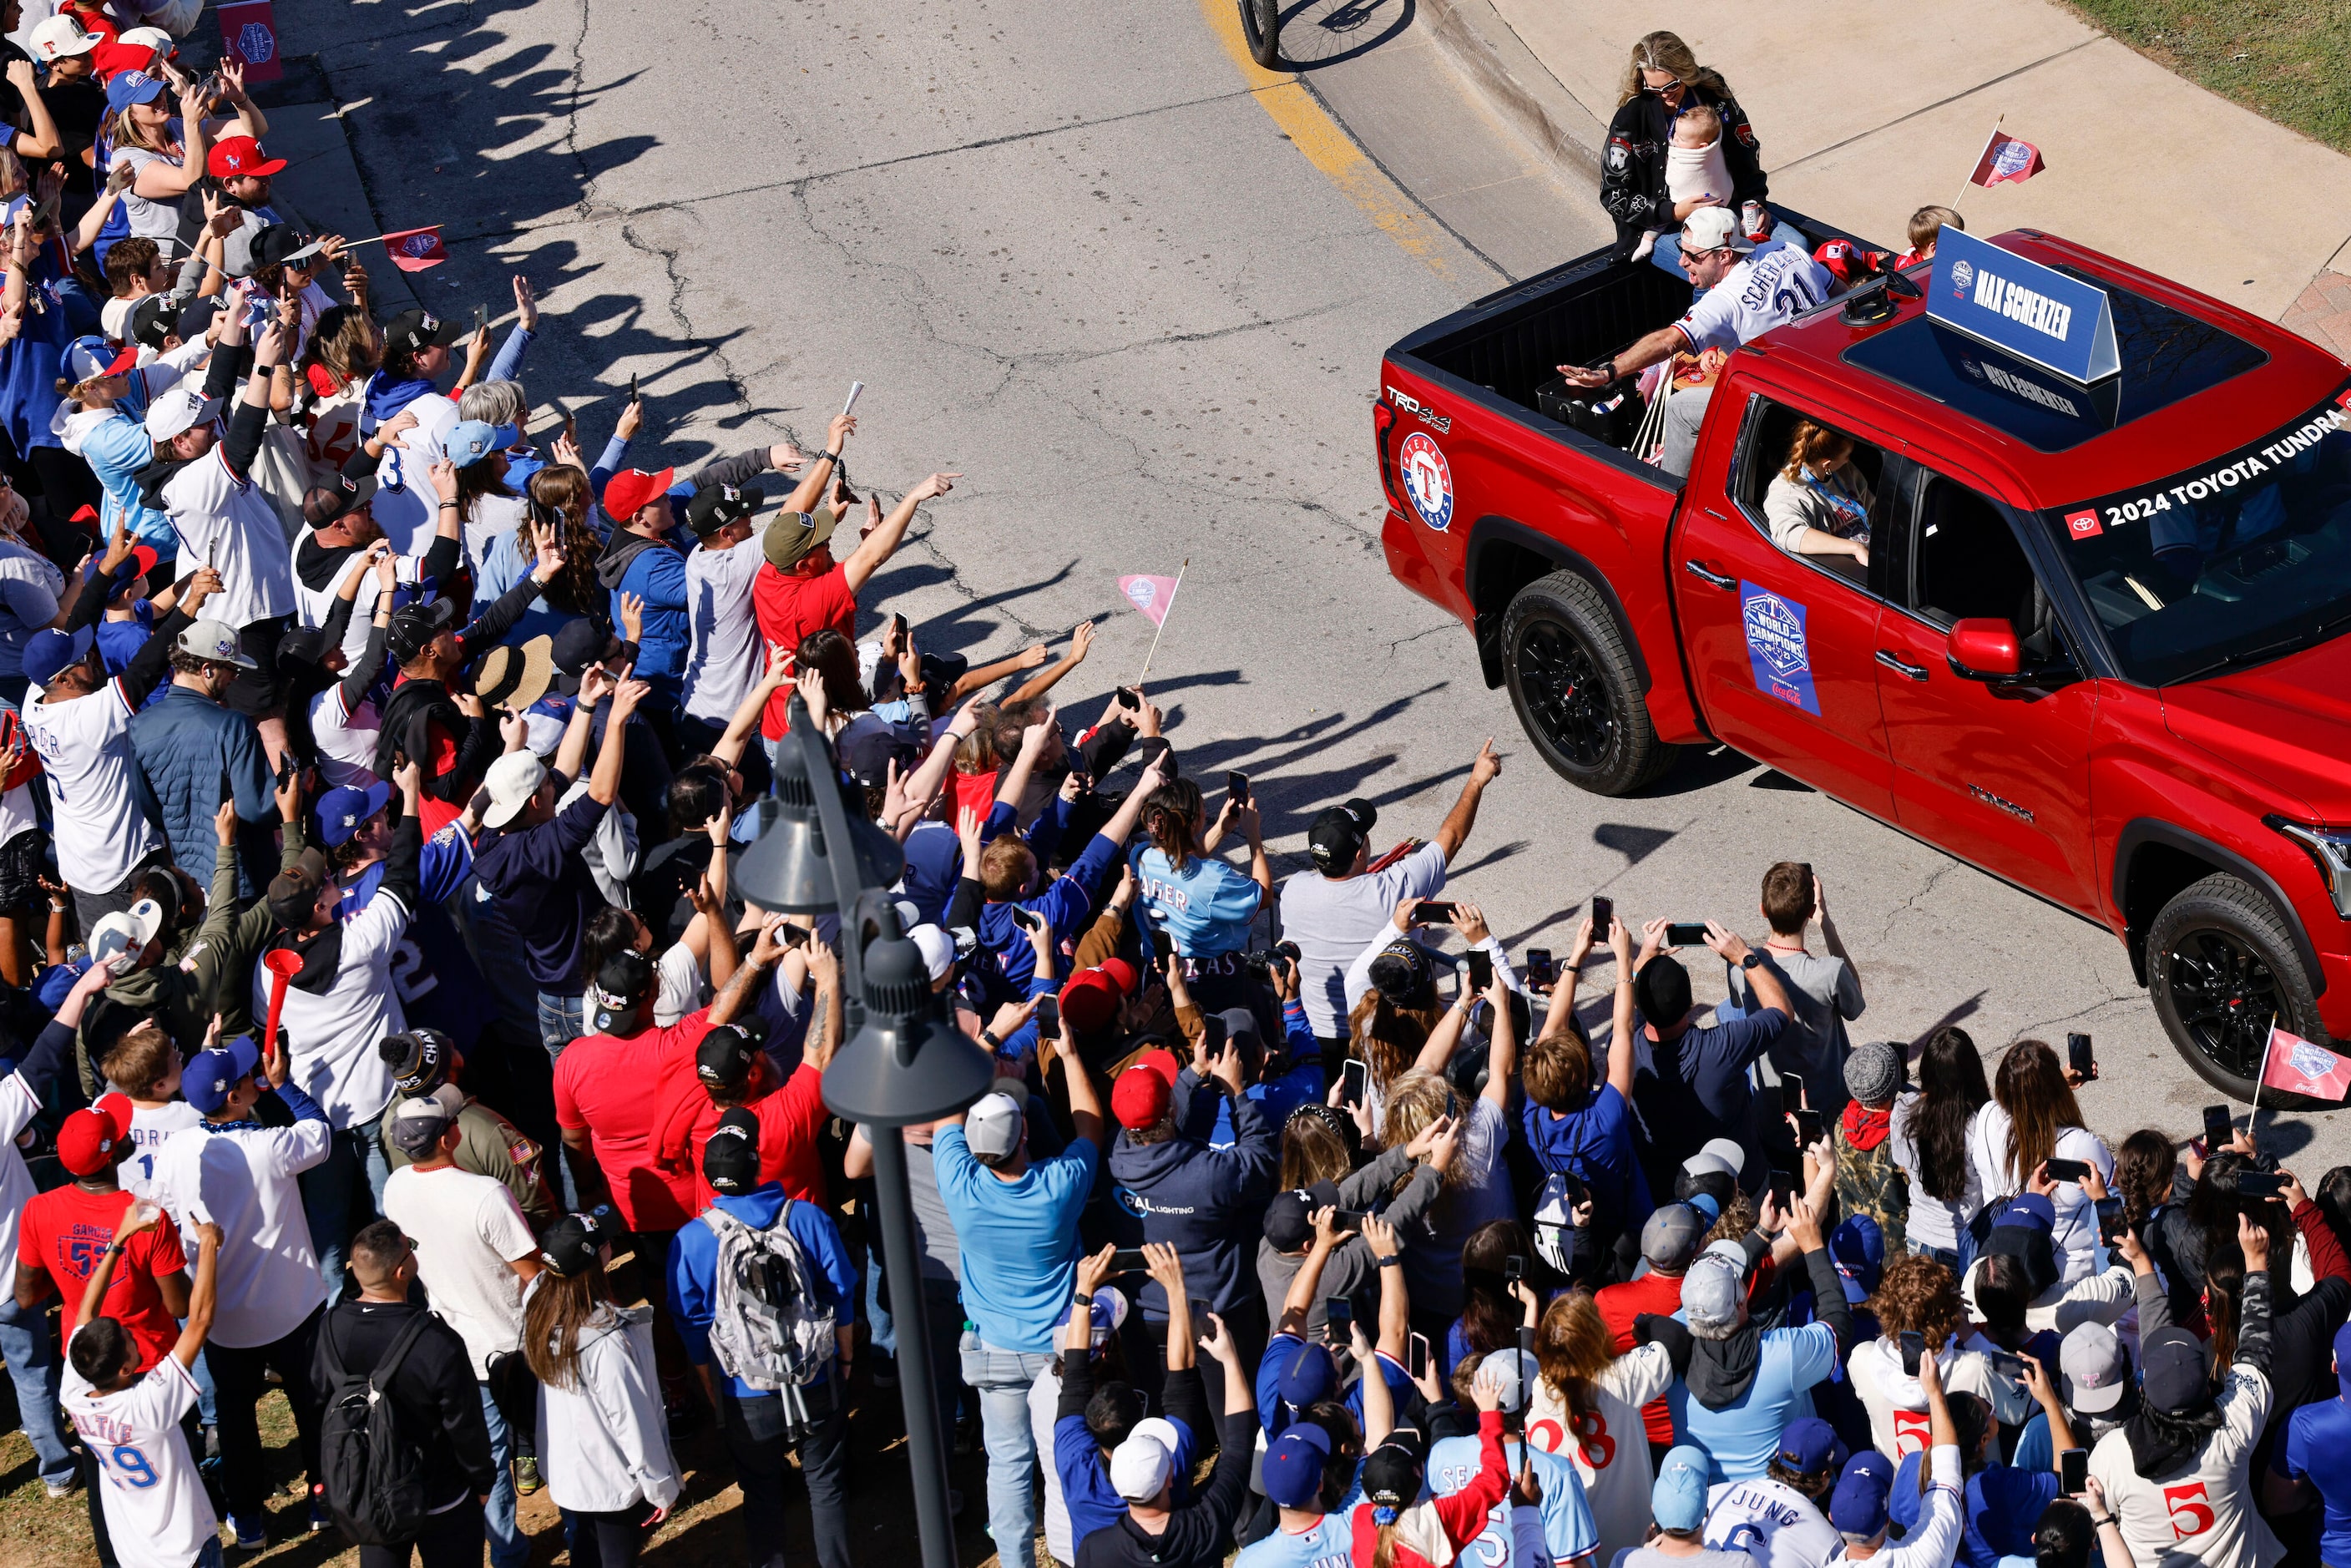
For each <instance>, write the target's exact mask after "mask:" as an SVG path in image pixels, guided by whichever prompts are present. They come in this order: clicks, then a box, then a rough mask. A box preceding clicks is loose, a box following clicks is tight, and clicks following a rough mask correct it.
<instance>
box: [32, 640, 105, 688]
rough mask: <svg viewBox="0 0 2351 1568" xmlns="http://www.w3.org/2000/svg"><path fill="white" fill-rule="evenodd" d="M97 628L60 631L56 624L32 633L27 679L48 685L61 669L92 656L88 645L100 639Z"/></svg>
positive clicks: (39, 684)
mask: <svg viewBox="0 0 2351 1568" xmlns="http://www.w3.org/2000/svg"><path fill="white" fill-rule="evenodd" d="M97 637H98V628H97V627H95V626H85V627H83V628H82V629H81V630H80V631H78V632H60V631H57V629H56V628H54V627H47V628H44V629H43V630H41V631H38V632H34V633H33V635H32V637H31V639H30V640H29V641H27V642H26V644H25V663H24V674H25V678H26V680H28V681H30V682H32V683H33V685H37V686H46V685H48V684H49V683H50V682H51V681H54V680H56V679H57V674H58V673H59V672H60V671H63V670H68V669H71V668H72V667H73V666H74V665H76V664H80V663H81V662H82V661H83V660H84V659H87V658H89V645H90V643H93V642H94V641H96V640H97Z"/></svg>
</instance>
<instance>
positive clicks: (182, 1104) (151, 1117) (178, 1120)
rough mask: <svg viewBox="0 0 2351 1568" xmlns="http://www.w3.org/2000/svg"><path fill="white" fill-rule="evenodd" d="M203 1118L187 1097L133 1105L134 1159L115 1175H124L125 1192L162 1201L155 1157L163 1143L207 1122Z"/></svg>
mask: <svg viewBox="0 0 2351 1568" xmlns="http://www.w3.org/2000/svg"><path fill="white" fill-rule="evenodd" d="M203 1125H204V1118H203V1117H202V1116H200V1115H198V1114H197V1113H196V1108H195V1107H194V1106H193V1105H191V1104H189V1103H187V1102H186V1101H185V1100H166V1101H165V1102H164V1103H162V1104H161V1105H152V1106H150V1105H134V1106H132V1107H131V1158H130V1159H129V1160H128V1161H126V1162H125V1163H124V1164H123V1166H122V1167H121V1169H120V1171H119V1172H117V1173H116V1174H117V1175H119V1176H121V1178H122V1186H123V1188H124V1190H125V1191H127V1192H129V1193H130V1194H131V1197H143V1198H148V1199H150V1200H152V1201H153V1202H155V1203H162V1201H163V1196H162V1188H161V1187H159V1186H156V1185H155V1156H156V1155H160V1154H162V1152H163V1145H164V1143H165V1142H166V1141H167V1140H169V1139H171V1138H173V1137H175V1136H177V1135H178V1134H182V1133H185V1132H189V1131H191V1130H192V1129H193V1128H196V1127H201V1126H203Z"/></svg>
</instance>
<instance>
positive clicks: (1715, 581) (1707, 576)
mask: <svg viewBox="0 0 2351 1568" xmlns="http://www.w3.org/2000/svg"><path fill="white" fill-rule="evenodd" d="M1682 570H1684V571H1686V572H1688V573H1689V574H1690V575H1691V576H1692V577H1694V578H1697V579H1698V580H1699V581H1700V582H1703V583H1705V584H1706V585H1707V586H1708V587H1709V588H1736V587H1738V586H1739V580H1738V579H1737V578H1735V577H1725V576H1723V575H1722V574H1721V573H1720V572H1719V571H1708V570H1707V569H1706V568H1704V567H1702V566H1700V565H1698V562H1696V561H1694V560H1686V561H1684V562H1682Z"/></svg>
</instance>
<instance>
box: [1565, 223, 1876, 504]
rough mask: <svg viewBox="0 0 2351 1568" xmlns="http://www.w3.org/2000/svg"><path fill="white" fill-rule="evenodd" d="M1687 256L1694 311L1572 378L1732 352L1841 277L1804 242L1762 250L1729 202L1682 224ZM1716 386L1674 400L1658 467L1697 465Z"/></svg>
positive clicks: (1592, 381)
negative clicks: (1693, 461)
mask: <svg viewBox="0 0 2351 1568" xmlns="http://www.w3.org/2000/svg"><path fill="white" fill-rule="evenodd" d="M1681 260H1682V270H1683V271H1684V272H1686V273H1687V274H1688V275H1689V280H1690V282H1691V283H1692V284H1694V285H1695V286H1697V287H1698V290H1699V293H1698V298H1697V299H1695V300H1693V301H1692V302H1691V304H1690V308H1689V311H1688V313H1687V315H1685V316H1683V317H1682V319H1680V320H1678V321H1677V322H1675V323H1674V324H1673V325H1672V326H1670V327H1660V328H1658V329H1656V331H1654V332H1652V333H1650V334H1649V335H1648V336H1647V337H1645V338H1642V339H1641V340H1638V341H1636V342H1635V343H1634V345H1633V346H1632V347H1631V348H1629V349H1627V350H1625V351H1624V352H1623V353H1621V354H1618V355H1617V356H1616V357H1615V358H1614V360H1611V361H1609V362H1608V363H1607V364H1606V365H1604V366H1602V367H1600V368H1599V369H1596V370H1594V369H1591V368H1588V367H1586V366H1583V365H1561V366H1559V367H1557V369H1558V371H1559V373H1560V374H1561V375H1562V376H1564V377H1566V378H1567V381H1568V384H1569V385H1571V386H1580V387H1604V386H1606V385H1608V384H1609V383H1610V382H1614V381H1617V380H1619V379H1620V378H1622V377H1625V376H1629V375H1635V374H1637V373H1639V372H1640V371H1644V370H1646V369H1647V368H1648V367H1649V366H1651V365H1654V364H1656V362H1657V361H1660V360H1664V359H1667V358H1669V357H1671V356H1672V355H1675V354H1697V355H1699V356H1700V357H1701V360H1703V359H1704V358H1705V357H1706V356H1707V353H1708V350H1714V352H1715V354H1716V355H1718V356H1720V355H1728V354H1729V352H1730V350H1733V349H1736V348H1737V347H1739V345H1740V344H1741V343H1744V342H1746V341H1748V340H1750V339H1752V338H1757V337H1761V335H1762V334H1763V333H1765V332H1768V331H1770V330H1771V329H1772V328H1774V327H1777V326H1778V325H1780V324H1781V323H1782V321H1787V320H1790V319H1793V318H1795V317H1797V316H1800V315H1802V313H1803V312H1805V311H1807V310H1810V309H1811V308H1813V306H1815V305H1818V304H1820V303H1821V302H1822V301H1823V300H1825V299H1826V298H1828V297H1829V296H1830V295H1831V294H1833V293H1834V292H1835V291H1836V279H1835V277H1833V276H1831V275H1830V272H1829V269H1828V268H1827V267H1823V266H1822V265H1821V264H1820V263H1819V262H1817V261H1814V260H1813V258H1812V257H1811V256H1809V255H1807V254H1806V253H1805V251H1804V248H1803V247H1802V246H1793V245H1771V246H1766V247H1764V248H1763V249H1761V250H1760V251H1759V250H1757V249H1756V246H1755V242H1754V241H1753V240H1751V239H1749V238H1748V237H1747V235H1745V234H1744V233H1742V232H1741V231H1740V226H1739V214H1736V213H1734V212H1732V211H1731V210H1730V209H1729V207H1700V208H1699V209H1698V211H1697V212H1694V213H1692V214H1690V215H1689V217H1688V219H1687V221H1685V222H1684V223H1683V225H1682V256H1681ZM1713 392H1714V389H1713V388H1711V387H1691V388H1687V389H1684V390H1681V391H1677V392H1675V393H1674V394H1673V395H1672V396H1671V397H1670V398H1669V399H1668V400H1667V402H1666V449H1665V454H1664V455H1662V456H1660V457H1659V458H1658V459H1657V466H1659V467H1660V468H1663V469H1664V470H1665V471H1666V472H1667V473H1668V474H1673V475H1676V476H1680V475H1686V474H1687V473H1688V472H1689V465H1690V455H1691V452H1692V451H1693V449H1695V448H1696V446H1697V445H1698V425H1699V423H1701V422H1702V421H1703V420H1704V419H1705V418H1706V405H1707V401H1708V398H1710V397H1711V396H1712V395H1713Z"/></svg>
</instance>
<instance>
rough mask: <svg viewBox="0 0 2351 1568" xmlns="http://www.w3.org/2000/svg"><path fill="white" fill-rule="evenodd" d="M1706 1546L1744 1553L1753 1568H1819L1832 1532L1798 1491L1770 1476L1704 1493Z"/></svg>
mask: <svg viewBox="0 0 2351 1568" xmlns="http://www.w3.org/2000/svg"><path fill="white" fill-rule="evenodd" d="M1706 1497H1707V1509H1706V1534H1705V1541H1706V1544H1707V1546H1708V1548H1709V1549H1710V1550H1712V1551H1716V1552H1745V1553H1747V1555H1748V1556H1749V1557H1750V1558H1752V1559H1753V1560H1754V1562H1755V1563H1756V1565H1757V1568H1821V1564H1822V1563H1826V1562H1827V1561H1828V1560H1829V1556H1830V1554H1831V1553H1832V1552H1835V1550H1836V1549H1837V1532H1836V1531H1835V1530H1834V1529H1833V1528H1832V1527H1831V1526H1830V1524H1829V1521H1828V1520H1827V1519H1826V1518H1825V1517H1823V1515H1822V1513H1821V1511H1820V1509H1819V1507H1818V1506H1817V1505H1816V1504H1814V1503H1813V1500H1812V1499H1810V1498H1808V1497H1806V1496H1805V1495H1804V1494H1803V1493H1802V1492H1800V1491H1798V1490H1796V1489H1795V1488H1793V1487H1792V1486H1789V1485H1787V1484H1786V1483H1784V1482H1782V1481H1775V1480H1773V1479H1771V1478H1770V1477H1769V1476H1757V1477H1755V1478H1754V1479H1752V1480H1744V1481H1722V1482H1719V1483H1718V1484H1717V1485H1715V1486H1712V1487H1709V1488H1708V1489H1707V1494H1706Z"/></svg>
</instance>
